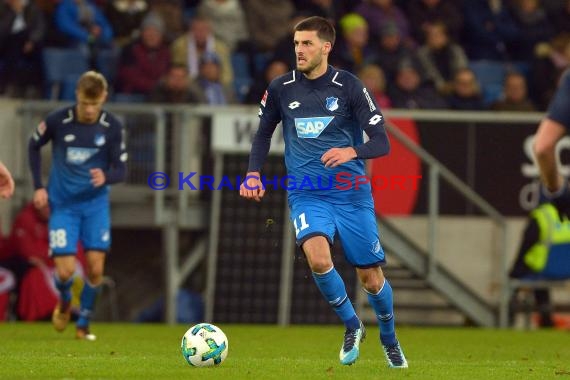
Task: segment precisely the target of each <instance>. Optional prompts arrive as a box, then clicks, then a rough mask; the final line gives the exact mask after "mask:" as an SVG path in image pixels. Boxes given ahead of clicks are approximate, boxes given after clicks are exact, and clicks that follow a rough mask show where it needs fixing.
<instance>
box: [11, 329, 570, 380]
mask: <svg viewBox="0 0 570 380" xmlns="http://www.w3.org/2000/svg"><path fill="white" fill-rule="evenodd" d="M188 327H190V326H184V325H174V326H167V325H139V324H103V323H95V324H94V325H93V332H95V333H96V334H97V341H95V342H86V341H76V340H75V339H74V330H73V328H69V329H68V330H67V331H65V332H64V333H56V332H55V331H54V330H53V329H52V327H51V325H49V324H48V323H29V324H28V323H0V379H231V380H238V379H261V380H265V379H287V380H289V379H358V380H361V379H438V380H447V379H501V380H502V379H517V380H522V379H564V378H568V379H570V333H568V332H561V331H546V330H544V331H529V332H526V331H509V330H505V331H501V330H492V329H478V328H454V329H452V328H449V329H448V328H418V327H399V328H398V336H399V339H400V342H401V344H402V347H403V348H404V351H405V353H406V356H407V358H408V362H409V365H410V368H408V369H404V370H394V369H389V368H387V367H386V363H385V360H384V357H383V354H382V352H381V350H380V347H379V344H378V338H377V334H378V328H377V327H375V326H369V327H368V338H367V339H366V340H365V341H364V342H363V343H362V345H361V356H360V359H359V360H358V361H357V362H356V364H354V365H352V366H342V365H340V364H339V362H338V351H339V349H340V344H341V340H342V334H343V328H342V327H341V326H293V327H287V328H281V327H276V326H268V325H264V326H260V325H223V324H222V325H220V327H222V329H223V330H224V332H225V333H226V335H227V336H228V339H229V354H228V357H227V359H226V361H225V362H224V363H222V365H220V366H218V367H210V368H193V367H190V366H189V365H188V364H187V363H186V361H185V360H184V358H183V357H182V354H181V353H180V341H181V338H182V335H183V334H184V332H185V331H186V330H187V328H188Z"/></svg>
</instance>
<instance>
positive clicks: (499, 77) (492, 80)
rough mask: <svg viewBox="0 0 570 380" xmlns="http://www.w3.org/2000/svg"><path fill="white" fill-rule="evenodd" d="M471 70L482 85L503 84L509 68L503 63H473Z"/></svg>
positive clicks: (470, 65)
mask: <svg viewBox="0 0 570 380" xmlns="http://www.w3.org/2000/svg"><path fill="white" fill-rule="evenodd" d="M469 68H470V69H471V70H473V72H474V73H475V76H476V77H477V80H478V81H479V83H480V84H481V85H483V86H484V85H485V84H497V83H498V84H502V83H503V79H504V78H505V74H506V73H507V68H506V67H505V65H504V64H503V63H502V62H495V61H471V62H469Z"/></svg>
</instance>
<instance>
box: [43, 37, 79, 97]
mask: <svg viewBox="0 0 570 380" xmlns="http://www.w3.org/2000/svg"><path fill="white" fill-rule="evenodd" d="M88 68H89V65H88V63H87V57H86V56H85V55H84V54H83V53H81V51H80V50H77V49H62V48H45V49H44V50H43V71H44V78H45V83H46V92H47V93H46V97H47V98H48V99H52V100H59V99H61V97H62V95H63V94H62V88H63V87H64V82H66V81H67V82H69V80H70V78H72V77H73V76H75V78H79V76H80V75H81V74H82V73H84V72H85V71H87V70H88ZM68 85H69V83H67V84H65V86H68ZM66 91H67V93H66V96H69V90H68V89H67V90H66Z"/></svg>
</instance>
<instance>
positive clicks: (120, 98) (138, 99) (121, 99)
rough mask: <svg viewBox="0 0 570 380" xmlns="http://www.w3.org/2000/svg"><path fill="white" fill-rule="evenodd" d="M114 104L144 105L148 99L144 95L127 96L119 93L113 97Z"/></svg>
mask: <svg viewBox="0 0 570 380" xmlns="http://www.w3.org/2000/svg"><path fill="white" fill-rule="evenodd" d="M112 99H113V102H115V103H144V102H145V100H146V97H145V96H144V95H143V94H127V93H124V92H117V93H116V94H115V95H113V98H112Z"/></svg>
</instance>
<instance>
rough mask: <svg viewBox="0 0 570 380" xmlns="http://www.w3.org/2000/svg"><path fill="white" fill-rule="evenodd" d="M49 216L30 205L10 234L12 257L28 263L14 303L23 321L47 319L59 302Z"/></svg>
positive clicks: (22, 211)
mask: <svg viewBox="0 0 570 380" xmlns="http://www.w3.org/2000/svg"><path fill="white" fill-rule="evenodd" d="M48 217H49V208H48V207H45V208H43V209H40V210H38V209H36V208H35V206H34V205H33V203H31V202H30V203H28V204H27V205H26V206H25V207H24V208H23V209H22V210H21V211H20V213H19V214H18V215H17V216H16V219H15V220H14V224H13V226H12V232H11V234H10V247H11V248H12V249H13V251H14V254H15V255H16V256H18V257H20V258H22V259H24V260H26V261H27V263H28V264H29V269H28V270H27V271H26V272H25V273H24V275H23V277H22V279H21V282H20V289H19V292H18V304H17V314H18V317H19V318H20V319H22V320H25V321H34V320H41V319H45V318H48V317H50V316H51V313H52V311H53V309H54V308H55V306H56V304H57V300H58V293H57V290H55V288H54V287H53V278H52V277H53V268H54V264H53V260H52V259H51V257H50V249H49V233H48ZM80 248H81V247H78V257H79V258H80V259H79V260H80V261H81V260H84V258H83V254H82V253H83V252H82V250H81V249H80ZM80 267H81V266H80Z"/></svg>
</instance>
